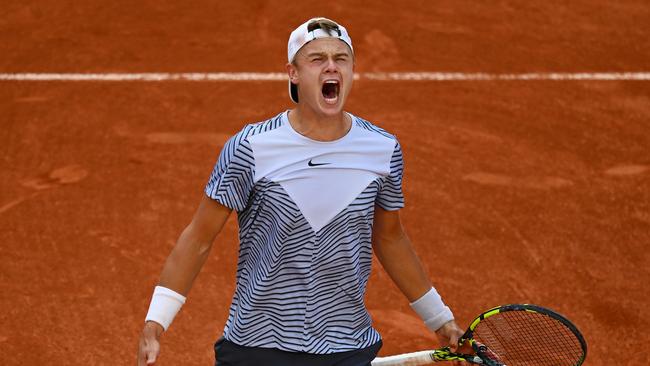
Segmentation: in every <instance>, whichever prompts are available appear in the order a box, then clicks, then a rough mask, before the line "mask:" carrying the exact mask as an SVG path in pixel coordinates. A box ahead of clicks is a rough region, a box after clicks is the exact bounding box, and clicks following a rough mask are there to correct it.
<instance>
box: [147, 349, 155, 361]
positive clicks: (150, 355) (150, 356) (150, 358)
mask: <svg viewBox="0 0 650 366" xmlns="http://www.w3.org/2000/svg"><path fill="white" fill-rule="evenodd" d="M155 363H156V351H155V350H151V351H148V352H147V365H154V364H155Z"/></svg>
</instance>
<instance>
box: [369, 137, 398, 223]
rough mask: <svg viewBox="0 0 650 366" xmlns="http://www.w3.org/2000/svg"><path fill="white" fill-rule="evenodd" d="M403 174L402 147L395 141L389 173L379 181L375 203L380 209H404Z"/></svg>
mask: <svg viewBox="0 0 650 366" xmlns="http://www.w3.org/2000/svg"><path fill="white" fill-rule="evenodd" d="M403 172H404V162H403V160H402V147H401V146H400V144H399V142H398V141H397V140H396V141H395V148H394V150H393V155H392V156H391V159H390V173H389V174H388V175H387V176H385V177H383V178H382V179H381V187H380V188H379V193H378V194H377V198H376V203H377V204H378V205H379V206H380V207H381V208H383V209H385V210H388V211H394V210H399V209H400V208H402V207H404V194H403V192H402V173H403Z"/></svg>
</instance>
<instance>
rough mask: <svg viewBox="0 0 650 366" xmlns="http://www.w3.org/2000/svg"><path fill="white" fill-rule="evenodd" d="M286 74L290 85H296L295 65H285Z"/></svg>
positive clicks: (297, 78)
mask: <svg viewBox="0 0 650 366" xmlns="http://www.w3.org/2000/svg"><path fill="white" fill-rule="evenodd" d="M286 67H287V74H288V75H289V80H291V82H292V83H294V84H298V80H299V77H298V68H297V67H296V65H294V64H292V63H287V66H286Z"/></svg>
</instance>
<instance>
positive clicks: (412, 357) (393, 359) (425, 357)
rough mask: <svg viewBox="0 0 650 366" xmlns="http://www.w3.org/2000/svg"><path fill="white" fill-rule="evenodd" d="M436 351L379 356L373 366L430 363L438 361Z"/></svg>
mask: <svg viewBox="0 0 650 366" xmlns="http://www.w3.org/2000/svg"><path fill="white" fill-rule="evenodd" d="M434 354H435V351H419V352H412V353H404V354H401V355H395V356H387V357H377V358H375V359H374V360H373V361H372V363H371V365H372V366H419V365H429V364H431V363H433V362H436V359H435V358H434V356H433V355H434Z"/></svg>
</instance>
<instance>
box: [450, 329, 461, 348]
mask: <svg viewBox="0 0 650 366" xmlns="http://www.w3.org/2000/svg"><path fill="white" fill-rule="evenodd" d="M459 338H460V336H459V335H458V334H457V333H456V332H452V334H451V335H450V336H449V348H450V349H451V350H452V352H456V351H458V339H459Z"/></svg>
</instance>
